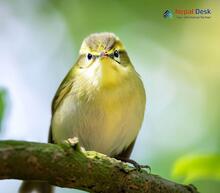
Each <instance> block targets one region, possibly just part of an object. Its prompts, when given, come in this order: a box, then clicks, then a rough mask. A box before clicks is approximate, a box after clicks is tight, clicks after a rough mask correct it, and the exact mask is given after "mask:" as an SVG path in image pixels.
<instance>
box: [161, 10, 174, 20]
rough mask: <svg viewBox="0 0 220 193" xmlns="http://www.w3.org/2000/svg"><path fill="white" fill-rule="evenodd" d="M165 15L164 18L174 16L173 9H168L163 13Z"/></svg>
mask: <svg viewBox="0 0 220 193" xmlns="http://www.w3.org/2000/svg"><path fill="white" fill-rule="evenodd" d="M163 17H164V18H172V17H173V13H172V11H170V10H166V11H165V12H164V13H163Z"/></svg>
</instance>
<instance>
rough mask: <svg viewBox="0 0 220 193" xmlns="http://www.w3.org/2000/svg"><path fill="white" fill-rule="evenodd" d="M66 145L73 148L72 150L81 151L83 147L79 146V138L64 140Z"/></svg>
mask: <svg viewBox="0 0 220 193" xmlns="http://www.w3.org/2000/svg"><path fill="white" fill-rule="evenodd" d="M64 144H67V145H68V146H71V147H72V149H74V150H78V151H81V150H82V149H81V147H80V145H79V139H78V138H77V137H73V138H68V139H66V140H64Z"/></svg>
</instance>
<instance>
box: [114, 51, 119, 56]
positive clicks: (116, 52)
mask: <svg viewBox="0 0 220 193" xmlns="http://www.w3.org/2000/svg"><path fill="white" fill-rule="evenodd" d="M114 57H116V58H118V57H119V53H118V50H115V51H114Z"/></svg>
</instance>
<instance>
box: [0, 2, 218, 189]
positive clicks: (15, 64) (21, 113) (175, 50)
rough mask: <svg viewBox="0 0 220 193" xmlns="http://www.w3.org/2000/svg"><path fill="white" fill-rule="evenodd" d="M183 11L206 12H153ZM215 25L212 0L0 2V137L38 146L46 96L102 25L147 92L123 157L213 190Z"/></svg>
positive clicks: (8, 185) (13, 184)
mask: <svg viewBox="0 0 220 193" xmlns="http://www.w3.org/2000/svg"><path fill="white" fill-rule="evenodd" d="M193 8H210V9H211V10H212V14H211V18H209V19H177V18H175V17H173V18H171V19H165V18H163V12H164V11H165V10H167V9H169V10H175V9H193ZM219 22H220V3H219V2H218V1H217V0H216V1H202V0H200V1H184V0H180V1H166V2H165V1H162V0H160V1H159V0H156V1H147V0H146V1H138V0H136V1H134V0H127V1H126V0H120V1H107V2H104V1H101V0H93V1H89V0H72V1H70V0H60V1H58V0H38V1H34V0H20V1H15V0H0V129H1V133H0V139H22V140H32V141H45V142H46V140H47V134H48V128H49V122H50V104H51V100H52V97H53V95H54V93H55V91H56V89H57V87H58V85H59V83H60V82H61V80H62V79H63V78H64V76H65V74H66V73H67V71H68V70H69V68H70V67H71V65H72V64H74V62H75V61H76V58H77V55H78V50H79V47H80V44H81V42H82V40H83V38H84V37H85V36H87V35H88V34H90V33H92V32H103V31H110V32H114V33H115V34H117V35H118V36H119V37H120V38H121V40H122V41H123V42H124V44H125V46H126V48H127V51H128V54H129V56H130V58H131V60H132V62H133V64H134V66H135V68H136V70H137V71H138V72H139V73H140V75H141V76H142V79H143V81H144V84H145V88H146V90H147V96H148V100H147V109H146V115H145V120H144V123H143V127H142V129H141V132H140V134H139V137H138V139H137V143H136V145H135V149H134V152H133V154H132V158H133V159H135V160H137V161H138V162H140V163H142V164H148V165H150V166H151V168H152V173H156V174H158V175H161V176H163V177H165V178H168V179H171V180H175V181H178V182H181V183H193V184H194V185H196V186H197V187H198V189H199V190H200V192H202V193H219V192H220V52H219V50H220V49H219V48H220V35H219V34H220V25H219ZM15 164H16V163H15ZM19 184H20V181H17V180H4V181H0V189H1V190H4V192H5V193H14V192H16V190H17V188H18V187H19ZM56 192H58V193H61V192H66V193H67V192H81V191H77V190H70V189H62V188H57V189H56Z"/></svg>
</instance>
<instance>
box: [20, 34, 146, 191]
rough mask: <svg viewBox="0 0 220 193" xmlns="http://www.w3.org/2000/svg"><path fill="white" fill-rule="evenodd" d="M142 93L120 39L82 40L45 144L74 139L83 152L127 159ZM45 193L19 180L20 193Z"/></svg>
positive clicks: (57, 97)
mask: <svg viewBox="0 0 220 193" xmlns="http://www.w3.org/2000/svg"><path fill="white" fill-rule="evenodd" d="M145 106H146V92H145V88H144V84H143V82H142V80H141V77H140V75H139V74H138V73H137V72H136V70H135V68H134V66H133V65H132V63H131V60H130V58H129V56H128V53H127V51H126V49H125V47H124V45H123V43H122V41H121V40H120V39H119V38H118V37H117V36H116V35H115V34H114V33H110V32H100V33H93V34H90V35H89V36H88V37H86V38H85V39H84V40H83V42H82V44H81V48H80V50H79V57H78V59H77V61H76V62H75V64H74V65H73V66H72V67H71V69H70V70H69V72H68V74H67V75H66V77H65V78H64V80H63V81H62V82H61V84H60V86H59V88H58V90H57V92H56V94H55V97H54V98H53V101H52V118H51V125H50V131H49V139H48V142H49V143H60V142H62V141H64V140H66V139H71V138H74V137H77V138H78V141H79V145H80V146H82V147H83V148H84V149H85V150H88V151H90V150H93V151H97V152H100V153H103V154H105V155H107V156H109V157H112V158H116V159H118V160H121V161H126V162H129V163H133V164H134V165H135V166H137V165H138V164H137V163H136V162H135V161H133V160H131V159H130V155H131V152H132V149H133V147H134V144H135V141H136V138H137V135H138V133H139V130H140V128H141V126H142V122H143V119H144V114H145ZM32 189H37V190H38V192H39V193H51V192H52V191H53V188H52V187H51V186H50V185H49V184H47V182H41V183H39V182H31V181H24V182H23V184H22V186H21V188H20V193H27V192H28V191H27V190H29V191H30V190H32Z"/></svg>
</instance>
